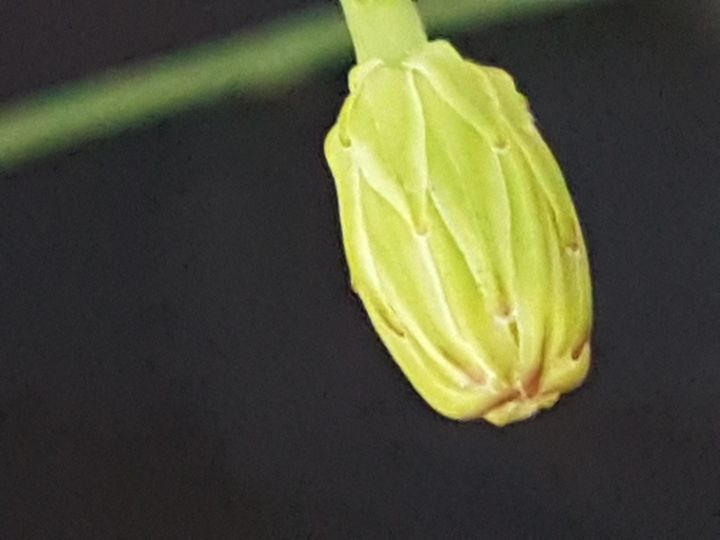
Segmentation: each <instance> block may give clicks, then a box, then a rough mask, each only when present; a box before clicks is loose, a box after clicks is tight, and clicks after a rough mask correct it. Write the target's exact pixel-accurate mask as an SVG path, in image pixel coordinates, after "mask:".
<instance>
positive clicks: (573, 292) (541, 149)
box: [326, 0, 592, 425]
mask: <svg viewBox="0 0 720 540" xmlns="http://www.w3.org/2000/svg"><path fill="white" fill-rule="evenodd" d="M373 2H378V3H380V2H389V3H390V4H394V5H398V6H400V5H402V4H405V7H407V4H408V2H407V0H366V2H365V3H363V4H359V3H357V0H343V4H344V5H345V7H346V15H347V16H348V19H349V23H350V28H351V30H353V38H354V40H355V38H356V33H360V34H362V36H361V37H360V39H357V40H355V41H356V43H360V44H361V46H360V47H359V48H358V50H357V54H358V59H359V61H360V63H359V65H357V66H356V67H355V68H354V69H353V70H352V72H351V74H350V91H351V92H350V96H349V97H348V98H347V100H346V102H345V104H344V106H343V109H342V111H341V113H340V116H339V119H338V122H337V124H336V125H335V126H334V127H333V128H332V130H331V131H330V133H329V135H328V137H327V140H326V155H327V158H328V161H329V164H330V167H331V169H332V172H333V174H334V177H335V180H336V186H337V193H338V200H339V208H340V217H341V223H342V229H343V238H344V245H345V252H346V255H347V259H348V264H349V267H350V275H351V279H352V285H353V288H354V290H355V291H356V292H357V293H358V295H359V296H360V298H361V299H362V301H363V303H364V305H365V307H366V309H367V312H368V314H369V316H370V319H371V320H372V322H373V325H374V327H375V329H376V330H377V332H378V334H379V335H380V337H381V338H382V340H383V342H384V343H385V345H386V346H387V348H388V350H389V351H390V353H391V354H392V356H393V358H394V359H395V361H396V362H397V364H398V365H399V367H400V369H402V371H403V373H404V374H405V375H406V377H407V378H408V380H409V381H410V383H411V384H412V385H413V386H414V387H415V389H416V390H417V391H418V392H419V393H420V395H421V396H422V397H423V398H424V399H425V400H426V401H427V402H428V403H429V404H430V406H431V407H433V408H434V409H435V410H436V411H438V412H439V413H441V414H443V415H445V416H447V417H450V418H453V419H459V420H469V419H475V418H484V419H486V420H488V421H490V422H492V423H493V424H496V425H505V424H507V423H509V422H513V421H517V420H522V419H525V418H527V417H529V416H531V415H533V414H534V413H535V412H537V411H538V410H540V409H543V408H547V407H551V406H552V405H553V404H555V402H556V401H557V400H558V398H559V396H560V395H561V394H563V393H566V392H569V391H570V390H572V389H574V388H576V387H577V386H578V385H580V384H581V383H582V381H583V380H584V378H585V377H586V375H587V372H588V368H589V363H590V345H589V340H590V332H591V318H592V305H591V303H592V298H591V284H590V274H589V268H588V258H587V252H586V248H585V243H584V241H583V237H582V232H581V229H580V226H579V224H578V220H577V217H576V214H575V210H574V207H573V204H572V201H571V198H570V195H569V193H568V190H567V188H566V185H565V180H564V178H563V175H562V172H561V171H560V168H559V167H558V165H557V163H556V161H555V159H554V158H553V156H552V153H551V152H550V150H549V149H548V147H547V145H546V144H545V142H544V141H543V139H542V137H541V135H540V133H539V132H538V131H537V129H536V128H535V125H534V121H533V118H532V116H531V113H530V112H529V109H528V106H527V101H526V100H525V98H524V97H523V96H522V95H521V94H519V93H518V92H517V90H516V88H515V85H514V82H513V80H512V78H511V77H510V76H509V75H508V74H507V73H505V72H504V71H502V70H500V69H497V68H491V67H484V66H479V65H476V64H474V63H472V62H469V61H466V60H465V59H463V58H462V57H461V56H460V55H459V54H458V53H457V51H455V49H454V48H453V47H452V46H451V45H450V44H449V43H448V42H446V41H434V42H427V41H424V40H422V41H420V42H418V40H417V38H416V36H412V37H411V39H410V40H409V41H408V42H407V43H404V44H403V43H400V44H393V47H391V49H390V50H389V51H387V52H386V51H385V50H383V48H382V46H381V44H373V45H368V42H372V40H373V39H377V40H381V39H382V34H383V32H384V30H383V29H382V28H381V26H382V25H376V24H373V25H372V26H370V27H368V26H363V23H364V22H365V21H367V20H371V19H364V12H363V11H362V10H363V9H365V8H367V9H371V7H370V8H368V7H367V6H368V5H371V4H372V3H373ZM384 7H387V4H386V5H385V6H384ZM355 8H357V9H358V11H354V9H355ZM397 15H398V17H399V18H401V19H402V21H403V22H404V23H408V24H411V23H412V21H410V19H408V17H407V13H399V12H398V14H397ZM392 16H393V14H392V12H391V10H390V11H387V10H386V12H385V13H383V17H384V19H385V20H386V22H387V23H388V25H390V24H392V22H393V21H392ZM373 20H375V21H377V19H373ZM417 24H419V22H418V23H417ZM410 35H412V34H410ZM398 50H401V51H402V54H401V55H399V56H398V54H397V51H398Z"/></svg>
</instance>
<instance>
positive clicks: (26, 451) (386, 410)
mask: <svg viewBox="0 0 720 540" xmlns="http://www.w3.org/2000/svg"><path fill="white" fill-rule="evenodd" d="M478 1H480V0H478ZM420 2H422V0H420ZM314 5H325V6H328V5H331V3H330V2H328V1H321V2H310V1H307V2H302V1H299V0H293V1H291V0H272V1H269V0H265V1H262V2H261V1H259V0H257V1H243V2H238V1H229V0H205V1H203V2H190V1H178V0H153V1H142V2H141V1H138V0H126V1H124V2H114V1H111V0H92V1H91V0H76V1H74V2H72V5H69V4H68V3H63V2H53V1H50V0H26V1H24V2H10V3H6V4H5V5H3V8H2V16H1V17H0V102H2V101H7V100H9V99H13V98H18V97H20V96H23V95H27V94H28V93H31V92H34V91H36V90H39V89H42V88H47V87H49V86H51V85H57V84H60V83H62V82H66V81H71V80H75V79H78V78H81V77H84V76H87V75H91V74H95V73H98V72H100V71H101V70H104V69H106V68H109V67H113V66H116V65H118V64H122V63H124V62H127V61H135V60H142V59H147V58H151V57H154V56H156V55H160V54H164V53H168V52H171V51H174V50H176V49H178V48H181V47H186V46H191V45H194V44H198V43H202V42H206V41H209V40H212V39H214V38H218V37H221V36H225V35H228V34H229V33H231V32H235V31H239V30H244V29H251V28H257V27H258V25H261V24H263V23H265V22H269V21H272V20H275V19H276V18H277V17H280V16H283V15H285V14H287V13H291V12H295V11H297V10H298V9H303V8H305V7H308V6H314ZM452 39H453V41H454V43H455V44H456V46H457V47H458V48H459V49H460V50H461V51H462V52H463V53H464V54H466V55H467V56H469V57H472V58H475V59H477V60H479V61H482V62H485V63H490V64H493V65H499V66H502V67H504V68H506V69H507V70H509V71H510V72H511V73H512V74H513V75H514V76H515V77H516V79H517V81H518V83H519V85H520V87H521V89H522V91H523V92H525V93H526V94H527V95H528V96H529V98H530V102H531V104H532V106H533V110H534V112H535V115H536V116H537V118H538V121H539V125H540V127H541V130H542V131H543V133H544V134H545V136H546V137H547V139H548V141H549V143H550V145H551V147H552V148H553V149H554V151H555V153H556V155H557V157H558V159H559V161H560V162H561V164H562V166H563V168H564V170H565V173H566V176H567V180H568V184H569V186H570V189H571V191H572V192H573V195H574V198H575V201H576V205H577V207H578V211H579V214H580V217H581V221H582V222H583V225H584V227H585V231H586V234H587V237H588V241H589V248H590V251H591V256H592V263H593V272H594V278H595V303H596V312H595V313H596V325H595V334H594V341H593V346H594V368H593V372H592V374H591V376H590V379H589V380H588V382H587V383H586V385H585V386H583V387H582V388H581V389H580V390H579V391H577V392H576V393H574V394H572V395H571V396H568V397H566V398H564V399H563V400H561V402H560V403H559V405H558V406H556V407H555V408H554V409H552V410H551V411H550V412H546V413H543V414H541V415H540V416H538V417H537V418H535V419H534V420H532V421H530V422H525V423H521V424H517V425H513V426H511V427H509V428H506V429H503V430H499V429H496V428H493V427H491V426H488V425H485V424H482V423H474V424H459V423H453V422H450V421H447V420H444V419H442V418H440V417H438V416H436V415H435V414H434V413H432V412H431V410H430V409H429V408H428V407H427V406H426V405H425V404H424V403H423V402H422V401H421V400H420V398H419V397H417V396H416V395H415V393H414V392H413V391H412V389H411V388H410V386H409V385H408V383H407V382H406V381H405V379H404V378H403V377H402V376H401V374H400V372H399V370H398V369H397V368H396V367H395V365H394V364H393V362H392V360H391V358H390V357H389V355H388V354H387V353H386V352H385V350H384V348H383V346H382V345H381V343H380V342H379V340H378V338H377V337H376V336H375V334H374V332H373V330H372V328H371V326H370V324H369V322H368V320H367V318H366V316H365V314H364V312H363V310H362V308H361V306H360V303H359V301H358V300H357V299H356V298H355V297H354V295H353V294H352V293H351V291H350V288H349V285H348V280H347V272H346V267H345V263H344V259H343V253H342V247H341V241H340V231H339V224H338V219H337V211H336V200H335V193H334V187H333V184H332V179H331V177H330V175H329V173H328V170H327V167H326V165H325V162H324V158H323V156H322V142H323V138H324V135H325V133H326V131H327V129H328V128H329V127H330V125H331V124H332V123H333V121H334V118H335V115H336V114H337V111H338V109H339V107H340V105H341V103H342V100H343V97H344V95H345V93H346V82H345V76H346V71H347V69H348V67H349V66H350V64H351V62H352V58H351V56H350V54H349V53H348V54H347V55H346V57H345V59H344V61H342V62H338V63H337V65H335V66H334V67H333V68H331V69H326V70H324V71H322V72H321V73H318V74H316V75H314V76H312V77H310V78H309V79H308V80H307V81H305V82H302V83H301V84H299V85H296V86H293V87H290V88H287V89H285V90H283V91H282V92H279V93H276V94H274V95H272V96H270V97H266V98H263V97H262V96H257V95H255V96H244V97H243V96H240V97H238V98H236V99H231V100H225V101H223V102H220V103H216V104H214V105H211V106H205V107H203V108H199V109H195V110H193V111H191V112H187V113H183V114H180V115H176V116H174V117H173V118H171V119H168V120H163V121H161V122H159V123H157V124H154V125H152V126H149V127H145V128H142V129H137V130H133V131H131V132H128V133H126V134H124V135H122V136H119V137H116V138H112V139H108V140H101V141H95V142H91V143H88V144H85V145H83V146H81V147H79V148H77V149H75V150H72V151H69V152H64V153H61V154H59V155H54V156H51V157H46V158H43V159H39V160H35V161H31V162H28V163H25V164H24V165H22V166H20V167H19V168H17V169H15V170H13V171H10V172H5V173H0V536H1V537H3V538H147V537H151V538H177V537H183V538H238V537H244V538H385V537H390V536H393V537H398V538H443V537H444V538H480V537H488V538H493V537H497V538H510V537H524V538H550V537H561V538H565V537H573V538H582V537H586V538H681V537H682V538H717V537H718V536H720V407H719V405H718V404H719V403H720V361H718V360H720V343H719V342H718V337H717V336H718V325H719V324H720V285H719V284H718V276H719V275H720V249H719V248H720V226H719V225H718V215H719V212H720V182H719V181H718V180H719V179H718V170H720V145H719V144H718V143H719V142H720V127H719V126H720V122H719V121H720V101H719V100H718V98H717V96H718V90H719V89H720V2H718V1H714V0H713V1H711V0H696V1H693V0H688V1H685V2H673V1H667V2H663V1H632V2H629V1H628V2H614V3H605V4H603V5H602V6H598V7H596V8H593V7H585V8H578V9H573V10H569V11H564V12H562V13H556V14H554V15H552V16H540V17H533V18H530V19H524V20H517V21H512V22H505V23H503V24H501V25H496V26H493V27H491V28H484V29H482V30H477V31H469V32H465V33H462V34H457V35H453V36H452Z"/></svg>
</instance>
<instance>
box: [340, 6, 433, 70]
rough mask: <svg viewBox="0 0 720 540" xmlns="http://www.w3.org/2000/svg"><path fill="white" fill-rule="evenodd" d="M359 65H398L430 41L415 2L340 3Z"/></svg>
mask: <svg viewBox="0 0 720 540" xmlns="http://www.w3.org/2000/svg"><path fill="white" fill-rule="evenodd" d="M340 3H341V4H342V7H343V11H344V12H345V20H346V21H347V25H348V28H349V29H350V35H351V36H352V41H353V45H354V46H355V54H356V57H357V61H358V63H361V62H364V61H366V60H369V59H371V58H380V59H382V60H384V61H385V62H387V63H392V62H398V61H400V60H402V59H403V58H405V57H406V56H407V55H408V54H409V53H410V52H412V51H413V50H414V49H417V48H419V47H421V46H422V45H423V44H425V43H426V42H427V35H426V34H425V29H424V28H423V24H422V21H421V20H420V15H419V14H418V12H417V9H416V8H415V6H414V4H413V2H412V0H340Z"/></svg>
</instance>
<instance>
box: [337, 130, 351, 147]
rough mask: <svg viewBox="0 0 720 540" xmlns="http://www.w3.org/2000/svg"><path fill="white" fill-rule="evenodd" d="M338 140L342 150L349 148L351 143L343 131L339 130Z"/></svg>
mask: <svg viewBox="0 0 720 540" xmlns="http://www.w3.org/2000/svg"><path fill="white" fill-rule="evenodd" d="M338 138H339V139H340V145H341V146H342V147H343V148H350V146H351V145H352V142H351V141H350V137H348V136H347V134H346V133H345V132H344V131H343V130H340V134H339V136H338Z"/></svg>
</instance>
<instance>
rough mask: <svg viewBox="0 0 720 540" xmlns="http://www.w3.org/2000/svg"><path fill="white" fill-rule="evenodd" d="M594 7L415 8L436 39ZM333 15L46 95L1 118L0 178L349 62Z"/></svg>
mask: <svg viewBox="0 0 720 540" xmlns="http://www.w3.org/2000/svg"><path fill="white" fill-rule="evenodd" d="M591 2H592V0H454V1H452V0H421V1H420V2H419V6H420V10H421V12H422V13H423V18H424V20H425V21H426V22H427V24H428V27H429V30H430V33H431V34H434V35H437V34H438V33H440V34H442V33H445V32H455V31H462V30H467V29H469V28H476V27H478V26H480V25H488V24H491V23H496V22H499V21H502V20H508V19H511V18H517V17H522V16H528V15H531V14H536V13H542V12H548V11H552V10H559V9H562V8H568V7H573V6H578V5H583V4H589V3H591ZM350 50H351V43H350V36H349V34H348V33H347V30H346V28H345V25H344V23H343V21H342V17H341V13H340V9H339V7H338V8H333V7H327V8H320V9H312V10H307V11H306V12H304V13H300V14H298V15H293V16H289V17H286V18H284V19H283V20H281V21H279V22H276V23H272V24H269V25H267V26H266V27H264V28H261V29H259V30H255V31H252V32H248V33H244V34H241V35H238V36H234V37H230V38H227V39H222V40H219V41H216V42H213V43H210V44H207V45H201V46H198V47H196V48H194V49H191V50H187V51H181V52H178V53H175V54H173V55H170V56H168V57H164V58H160V59H157V60H154V61H150V62H147V63H144V64H142V65H138V66H135V67H126V68H121V69H114V70H111V71H109V72H107V73H105V74H103V75H101V76H98V77H94V78H91V79H88V80H86V81H82V82H78V83H71V84H67V85H65V86H62V87H60V88H56V89H49V90H46V91H44V92H42V93H39V94H36V95H34V96H31V97H29V98H26V99H25V100H23V101H19V102H16V103H13V104H10V105H6V106H4V107H3V108H0V171H1V170H8V169H10V168H12V167H15V166H17V165H19V164H21V163H22V162H24V161H27V160H30V159H33V158H39V157H42V156H44V155H47V154H49V153H51V152H57V151H60V150H64V149H67V148H71V147H73V146H76V145H78V144H80V143H82V142H84V141H87V140H91V139H95V138H99V137H109V136H111V135H113V134H116V133H118V132H120V131H122V130H125V129H127V128H130V127H133V126H138V125H144V124H148V123H152V122H155V121H157V120H159V119H161V118H163V117H166V116H168V115H170V114H172V113H175V112H178V111H182V110H186V109H189V108H191V107H195V106H198V105H202V104H205V103H210V102H212V101H216V100H218V99H221V98H224V97H228V96H233V95H239V94H245V95H247V94H259V95H262V94H265V93H270V92H272V91H273V90H275V89H277V88H282V87H284V86H286V85H289V84H291V83H295V82H297V81H299V80H301V79H302V78H303V77H307V76H308V75H310V74H312V73H314V72H317V70H319V69H321V68H323V67H325V66H328V65H331V64H332V63H333V62H335V61H338V60H339V59H341V58H343V56H347V55H348V54H349V52H350Z"/></svg>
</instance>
